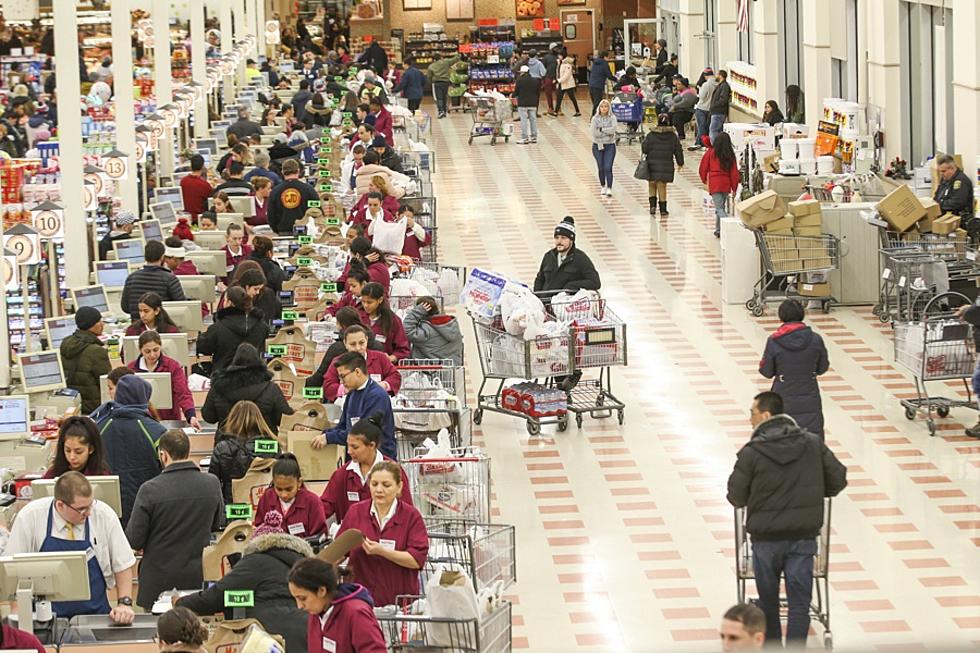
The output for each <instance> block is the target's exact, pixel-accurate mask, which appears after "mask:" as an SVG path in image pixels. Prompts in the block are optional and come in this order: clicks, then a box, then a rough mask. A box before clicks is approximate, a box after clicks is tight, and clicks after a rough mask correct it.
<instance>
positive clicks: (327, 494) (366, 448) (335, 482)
mask: <svg viewBox="0 0 980 653" xmlns="http://www.w3.org/2000/svg"><path fill="white" fill-rule="evenodd" d="M381 421H382V420H381V414H380V413H375V414H374V415H371V416H370V417H365V418H363V419H359V420H357V424H355V425H354V426H352V427H351V428H350V433H348V434H347V453H348V455H349V456H350V459H351V460H350V462H349V463H347V464H346V465H344V466H343V467H340V468H338V469H337V471H335V472H334V473H333V475H331V476H330V482H329V483H328V484H327V487H326V489H324V490H323V494H322V495H320V502H321V503H322V504H323V514H324V516H325V517H328V518H329V517H330V515H335V516H336V517H337V521H338V522H342V521H344V517H346V516H347V511H348V510H349V509H350V507H351V506H353V505H354V504H355V503H358V502H360V501H367V500H368V499H370V498H371V490H370V488H369V487H368V484H367V477H368V474H370V472H371V470H372V469H374V466H375V465H377V464H378V463H381V462H384V461H386V460H388V461H391V462H394V461H392V460H391V458H389V457H388V456H385V455H384V454H382V453H381V452H380V451H378V444H379V443H380V442H381V438H382V437H383V433H382V431H381ZM404 475H405V470H404V469H403V470H402V476H404ZM398 500H399V501H401V502H402V503H407V504H408V505H410V506H412V505H415V504H414V503H413V502H412V490H411V488H410V487H409V486H408V483H405V484H404V485H403V486H402V493H401V494H400V495H398Z"/></svg>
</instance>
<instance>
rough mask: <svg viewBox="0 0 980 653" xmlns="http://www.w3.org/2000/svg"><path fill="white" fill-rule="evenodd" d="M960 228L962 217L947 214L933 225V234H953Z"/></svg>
mask: <svg viewBox="0 0 980 653" xmlns="http://www.w3.org/2000/svg"><path fill="white" fill-rule="evenodd" d="M959 227H960V216H958V215H951V214H949V213H947V214H946V215H944V216H943V217H941V218H939V219H938V220H936V221H934V222H933V223H932V233H934V234H941V235H946V234H951V233H953V232H954V231H956V230H957V229H959Z"/></svg>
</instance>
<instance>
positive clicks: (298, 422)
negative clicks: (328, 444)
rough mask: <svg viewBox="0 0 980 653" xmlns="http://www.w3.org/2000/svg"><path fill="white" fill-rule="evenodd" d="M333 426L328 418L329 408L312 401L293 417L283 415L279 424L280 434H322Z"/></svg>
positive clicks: (300, 408) (301, 407) (299, 409)
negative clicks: (298, 432)
mask: <svg viewBox="0 0 980 653" xmlns="http://www.w3.org/2000/svg"><path fill="white" fill-rule="evenodd" d="M332 426H333V423H332V422H331V421H330V420H329V419H328V418H327V407H326V405H324V404H321V403H320V402H317V401H310V402H307V403H305V404H303V405H302V406H300V407H299V408H297V409H296V412H295V413H293V414H292V415H283V416H282V421H281V422H280V423H279V432H280V433H286V432H288V431H316V432H317V433H321V432H323V431H325V430H326V429H328V428H330V427H332Z"/></svg>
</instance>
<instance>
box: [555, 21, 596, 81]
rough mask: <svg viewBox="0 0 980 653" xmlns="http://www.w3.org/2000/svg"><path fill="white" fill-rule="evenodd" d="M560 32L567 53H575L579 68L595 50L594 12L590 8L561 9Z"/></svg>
mask: <svg viewBox="0 0 980 653" xmlns="http://www.w3.org/2000/svg"><path fill="white" fill-rule="evenodd" d="M561 33H562V36H563V37H564V39H565V47H566V48H568V54H573V55H575V60H576V61H577V62H578V65H579V68H581V67H583V66H585V64H586V63H587V62H588V60H589V57H591V56H592V54H593V52H594V51H595V13H594V12H593V10H592V9H562V10H561Z"/></svg>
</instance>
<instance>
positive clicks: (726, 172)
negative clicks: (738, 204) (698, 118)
mask: <svg viewBox="0 0 980 653" xmlns="http://www.w3.org/2000/svg"><path fill="white" fill-rule="evenodd" d="M701 140H702V142H703V143H704V145H705V147H707V148H708V151H707V152H706V153H705V155H704V156H703V157H701V166H700V168H699V170H698V171H699V173H700V175H701V183H702V184H705V185H706V186H707V187H708V192H709V193H710V194H711V201H712V202H713V203H714V205H715V238H719V237H721V219H722V218H724V217H727V216H728V209H727V206H726V204H727V202H728V197H729V195H731V194H732V193H734V192H735V190H736V189H737V188H738V184H739V181H740V179H741V178H740V175H739V171H738V157H737V156H736V155H735V150H734V149H733V148H732V139H731V137H730V136H729V135H728V134H727V133H725V132H722V133H720V134H718V136H716V137H715V142H714V144H712V143H711V139H710V138H707V137H704V138H702V139H701Z"/></svg>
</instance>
